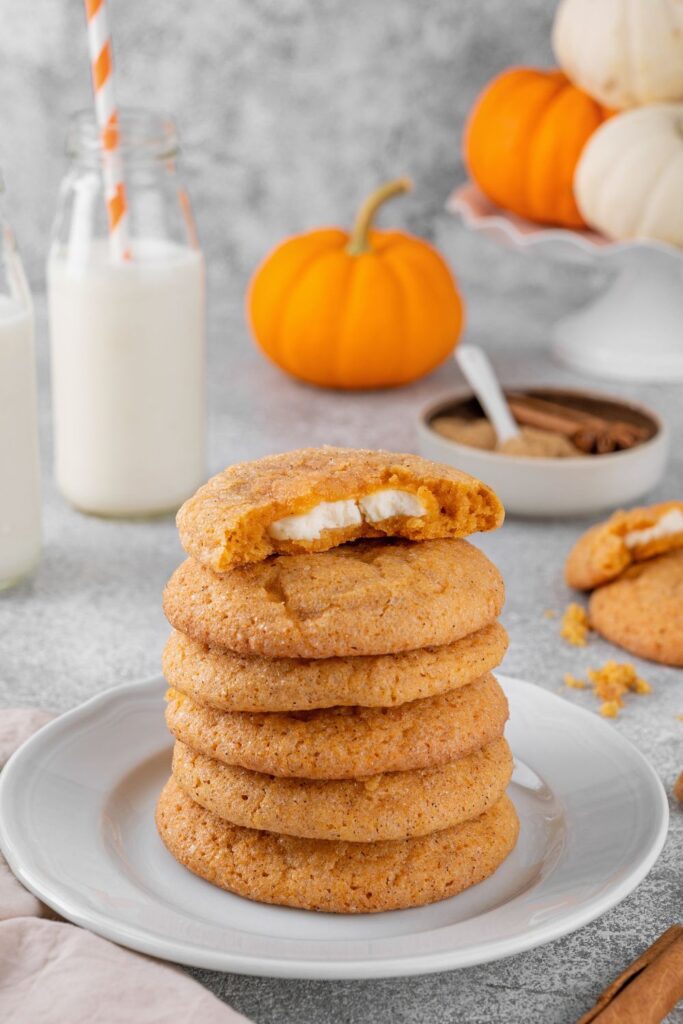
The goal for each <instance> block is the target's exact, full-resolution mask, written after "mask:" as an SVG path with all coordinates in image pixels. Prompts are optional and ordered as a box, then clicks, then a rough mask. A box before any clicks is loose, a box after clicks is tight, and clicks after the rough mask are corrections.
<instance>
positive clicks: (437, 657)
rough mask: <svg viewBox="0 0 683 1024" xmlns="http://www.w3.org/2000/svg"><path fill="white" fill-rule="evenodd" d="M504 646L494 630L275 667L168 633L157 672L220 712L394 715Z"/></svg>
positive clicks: (503, 636) (476, 675) (482, 671)
mask: <svg viewBox="0 0 683 1024" xmlns="http://www.w3.org/2000/svg"><path fill="white" fill-rule="evenodd" d="M507 642H508V639H507V633H506V632H505V630H504V629H503V627H502V626H501V625H500V623H498V622H494V623H492V624H491V625H490V626H484V628H483V629H480V630H478V632H476V633H472V634H471V635H470V636H466V637H463V638H462V640H456V642H455V643H454V644H450V645H449V646H448V647H426V648H424V649H423V650H418V651H405V652H404V653H403V654H385V655H378V656H376V657H356V658H319V659H315V660H308V661H307V660H301V659H296V658H278V659H275V660H273V659H267V658H257V657H249V656H247V655H242V654H234V653H233V652H232V651H226V650H223V651H221V650H215V649H213V648H211V647H206V645H204V644H200V643H197V641H195V640H192V639H190V637H187V636H184V635H183V634H182V633H178V632H173V633H172V634H171V636H170V637H169V639H168V643H167V644H166V648H165V650H164V654H163V659H162V667H163V670H164V676H165V677H166V680H167V682H168V683H169V684H170V685H171V686H172V687H173V688H174V689H176V690H180V692H181V693H184V694H186V695H187V696H188V697H191V698H192V699H193V700H194V701H196V702H197V703H199V704H209V705H210V706H211V707H214V708H218V709H219V710H221V711H310V710H311V709H312V708H332V707H337V706H353V705H361V706H364V707H393V706H395V705H396V704H404V703H405V702H406V701H410V700H419V699H421V698H424V697H433V696H436V695H437V694H439V693H445V692H447V691H448V690H454V689H456V688H457V687H459V686H466V685H467V684H468V683H472V682H474V681H475V679H480V678H481V677H482V676H484V675H486V673H487V672H490V671H491V669H493V668H495V667H496V665H499V664H500V662H501V661H502V660H503V655H504V654H505V651H506V649H507Z"/></svg>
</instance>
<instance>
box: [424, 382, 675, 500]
mask: <svg viewBox="0 0 683 1024" xmlns="http://www.w3.org/2000/svg"><path fill="white" fill-rule="evenodd" d="M514 395H515V396H517V397H519V396H520V395H522V396H525V397H527V398H529V399H543V400H545V401H550V402H552V403H554V404H557V405H560V406H563V407H566V409H567V410H568V413H569V414H571V410H578V411H579V413H581V412H583V413H585V414H590V415H591V416H595V417H599V418H600V419H602V420H606V421H607V422H609V423H611V422H614V421H618V422H619V423H620V424H631V425H632V426H633V428H634V430H635V431H636V432H637V433H638V435H639V437H640V438H641V440H639V442H638V443H636V444H634V445H633V447H629V448H625V449H623V450H618V451H613V452H607V453H604V454H585V453H584V452H579V451H577V453H576V454H575V455H574V454H573V452H572V448H573V445H571V444H570V445H569V446H568V447H567V446H566V445H564V444H562V445H558V446H557V451H558V452H560V453H561V455H560V454H558V455H557V456H553V457H547V456H543V455H541V456H538V455H533V456H529V455H519V454H517V453H516V451H515V450H514V448H513V449H511V448H510V447H509V443H508V446H507V448H506V450H501V451H496V450H492V449H491V444H492V440H491V435H490V431H488V430H487V429H486V427H487V425H486V424H485V423H484V424H483V426H482V425H481V423H480V421H481V420H482V419H483V417H484V413H483V411H482V409H481V407H480V405H479V403H478V401H477V399H476V398H475V397H474V396H473V395H472V394H471V392H467V391H462V392H459V393H457V394H455V395H451V396H450V397H447V398H443V399H441V400H440V401H438V402H432V403H431V404H430V405H429V406H427V408H426V409H423V410H422V413H421V414H420V416H419V418H418V438H419V450H420V453H421V454H422V455H425V456H427V458H430V459H434V460H435V461H437V462H445V463H448V464H450V465H452V466H457V467H458V468H459V469H462V470H464V472H466V473H470V474H471V475H472V476H475V477H478V478H479V479H481V480H483V481H484V482H485V483H487V484H489V485H490V486H491V487H493V489H494V490H495V491H496V492H497V494H498V495H499V497H500V498H501V500H502V502H503V504H504V505H505V508H506V510H507V511H508V513H511V514H514V515H520V516H535V517H542V516H553V517H561V516H580V515H588V514H591V513H595V512H600V511H602V510H606V509H612V508H617V507H619V506H622V505H628V504H630V503H632V502H633V501H635V500H636V499H638V498H640V497H642V495H644V494H646V493H647V492H648V491H650V490H651V489H652V488H654V487H656V485H657V484H658V483H659V482H660V480H661V479H662V476H663V474H664V470H665V467H666V463H667V459H668V454H669V430H668V428H667V426H666V424H665V423H663V422H662V420H661V419H660V417H659V416H658V415H657V414H656V413H655V412H653V411H652V410H651V409H648V408H645V407H644V406H642V405H638V404H636V403H633V402H630V401H626V400H624V399H621V398H618V397H616V396H612V395H604V394H600V393H598V392H594V391H572V390H568V389H564V388H550V387H544V388H516V389H515V392H514ZM508 397H510V396H508ZM449 422H450V423H452V424H453V425H454V428H453V429H450V430H449V429H448V423H449ZM526 430H527V431H532V432H533V428H526ZM444 431H445V432H446V433H449V434H450V435H451V436H445V434H444ZM529 436H531V435H529ZM454 437H456V438H458V439H457V440H455V439H454ZM465 442H469V443H465ZM473 442H474V443H473ZM475 444H476V445H478V446H476V447H475ZM482 444H483V445H485V446H482ZM517 450H518V451H519V450H522V451H523V450H524V446H519V447H518V448H517ZM536 450H538V449H536ZM551 450H555V449H551Z"/></svg>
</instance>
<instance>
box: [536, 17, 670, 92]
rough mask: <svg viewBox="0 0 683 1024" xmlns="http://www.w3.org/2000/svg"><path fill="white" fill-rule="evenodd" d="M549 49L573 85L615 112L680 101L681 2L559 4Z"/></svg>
mask: <svg viewBox="0 0 683 1024" xmlns="http://www.w3.org/2000/svg"><path fill="white" fill-rule="evenodd" d="M553 49H554V51H555V57H556V58H557V62H558V64H559V65H560V66H561V68H562V69H563V71H564V72H565V73H566V74H567V75H568V76H569V78H571V80H572V81H573V82H574V84H575V85H578V86H579V88H581V89H584V90H585V91H586V92H588V93H590V95H591V96H593V97H594V98H595V99H597V100H600V102H601V103H604V104H605V105H606V106H608V107H612V108H613V109H616V110H621V109H623V108H625V107H634V106H639V105H640V104H643V103H658V102H665V101H670V100H683V3H681V2H680V0H561V2H560V6H559V7H558V9H557V13H556V15H555V24H554V26H553Z"/></svg>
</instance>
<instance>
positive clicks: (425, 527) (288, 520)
mask: <svg viewBox="0 0 683 1024" xmlns="http://www.w3.org/2000/svg"><path fill="white" fill-rule="evenodd" d="M502 521H503V507H502V505H501V503H500V501H499V500H498V498H497V497H496V495H495V494H494V492H493V491H492V490H491V489H490V488H489V487H487V486H486V485H485V484H483V483H481V482H480V481H479V480H475V479H474V478H473V477H470V476H467V474H466V473H461V472H460V471H459V470H457V469H454V468H452V467H451V466H443V465H440V464H438V463H435V462H429V461H428V460H427V459H423V458H420V456H418V455H402V454H396V453H394V452H385V451H364V450H360V449H355V448H332V447H324V448H304V449H301V450H299V451H293V452H285V453H284V454H282V455H269V456H267V457H266V458H263V459H257V460H256V461H254V462H242V463H239V464H238V465H234V466H229V467H228V468H227V469H225V470H223V472H222V473H219V474H218V475H217V476H214V477H212V479H211V480H209V481H208V483H206V484H204V486H203V487H201V488H200V489H199V490H198V491H197V493H196V494H195V495H194V497H192V498H190V499H189V500H188V501H186V502H185V504H184V505H183V507H182V508H181V509H180V512H179V513H178V518H177V523H178V530H179V532H180V539H181V542H182V545H183V547H184V548H185V550H186V551H187V553H188V554H190V555H192V556H193V557H194V558H196V559H197V560H198V561H200V562H202V563H203V564H204V565H207V566H208V567H209V568H210V569H213V571H214V572H227V571H229V570H230V569H232V568H233V567H234V566H236V565H246V564H248V563H250V562H260V561H262V560H263V559H264V558H267V557H268V556H269V555H272V554H275V553H278V552H289V553H292V552H306V551H327V550H328V549H329V548H331V547H335V546H336V545H338V544H342V543H344V542H345V541H349V540H354V539H356V538H359V537H381V536H392V537H406V538H408V539H410V540H433V539H435V538H442V537H465V536H467V535H468V534H470V533H475V532H476V531H479V530H492V529H495V528H496V527H497V526H500V524H501V523H502Z"/></svg>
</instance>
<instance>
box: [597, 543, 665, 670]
mask: <svg viewBox="0 0 683 1024" xmlns="http://www.w3.org/2000/svg"><path fill="white" fill-rule="evenodd" d="M589 613H590V620H591V625H592V626H593V629H596V630H597V631H598V633H600V634H601V635H602V636H604V637H605V639H606V640H609V641H610V642H611V643H613V644H617V646H619V647H623V648H624V650H626V651H631V653H632V654H637V655H639V656H640V657H641V658H648V659H649V660H650V661H659V662H662V664H664V665H683V549H680V548H679V549H678V550H677V551H671V552H669V553H668V554H664V555H659V556H657V557H656V558H652V559H649V560H648V561H646V562H639V563H638V564H637V565H632V566H631V567H630V568H629V569H627V570H626V571H625V572H624V573H623V574H622V575H621V576H620V577H619V579H617V580H614V582H613V583H608V584H606V585H605V586H603V587H599V588H598V589H597V590H595V591H593V593H592V594H591V598H590V604H589Z"/></svg>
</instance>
